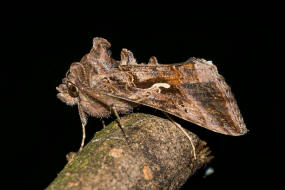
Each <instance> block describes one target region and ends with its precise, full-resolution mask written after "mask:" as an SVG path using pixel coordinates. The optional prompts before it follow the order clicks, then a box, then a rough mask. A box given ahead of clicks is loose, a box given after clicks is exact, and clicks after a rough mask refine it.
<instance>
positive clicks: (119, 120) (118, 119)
mask: <svg viewBox="0 0 285 190" xmlns="http://www.w3.org/2000/svg"><path fill="white" fill-rule="evenodd" d="M111 110H112V112H113V113H114V114H115V116H116V121H117V122H118V125H119V127H120V129H121V130H122V132H123V135H124V137H125V139H126V141H127V142H128V143H129V141H128V137H127V135H126V133H125V130H124V129H123V124H122V122H121V118H120V116H119V114H118V112H117V110H116V107H115V106H111Z"/></svg>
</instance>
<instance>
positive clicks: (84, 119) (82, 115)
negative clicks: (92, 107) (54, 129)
mask: <svg viewBox="0 0 285 190" xmlns="http://www.w3.org/2000/svg"><path fill="white" fill-rule="evenodd" d="M78 111H79V116H80V120H81V126H82V140H81V145H80V148H79V150H78V153H80V152H81V151H82V149H83V147H84V143H85V138H86V132H85V126H86V124H87V116H86V114H85V113H84V111H83V110H82V107H81V106H80V105H78Z"/></svg>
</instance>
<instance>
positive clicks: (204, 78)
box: [100, 59, 247, 135]
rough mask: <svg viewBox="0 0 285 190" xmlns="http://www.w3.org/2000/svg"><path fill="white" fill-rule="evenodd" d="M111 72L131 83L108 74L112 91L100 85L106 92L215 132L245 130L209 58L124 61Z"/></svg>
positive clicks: (227, 90)
mask: <svg viewBox="0 0 285 190" xmlns="http://www.w3.org/2000/svg"><path fill="white" fill-rule="evenodd" d="M115 73H116V76H118V75H119V76H120V78H121V79H123V78H124V77H131V78H132V79H131V81H132V84H127V83H125V84H124V82H123V81H124V80H121V83H120V82H119V83H118V81H120V79H118V77H115V75H114V76H113V74H110V75H111V76H112V77H111V76H110V77H109V79H110V80H111V84H113V85H115V86H114V87H116V89H117V90H116V92H114V91H110V89H111V88H101V89H100V91H101V92H102V93H104V94H106V95H108V96H111V97H116V98H119V99H123V100H127V101H131V102H135V103H138V104H143V105H146V106H150V107H153V108H156V109H159V110H162V111H165V112H168V113H170V114H173V115H175V116H178V117H180V118H182V119H185V120H187V121H190V122H193V123H195V124H197V125H200V126H202V127H205V128H207V129H210V130H212V131H215V132H218V133H222V134H226V135H242V134H244V133H246V132H247V129H246V126H245V124H244V122H243V119H242V116H241V114H240V111H239V109H238V106H237V104H236V101H235V98H234V96H233V94H232V93H231V90H230V87H229V86H228V85H227V84H226V82H225V81H224V78H223V77H222V76H221V75H219V74H218V72H217V69H216V67H215V65H213V64H212V63H210V62H206V61H204V60H200V59H193V60H190V61H187V62H185V63H184V64H175V65H156V66H150V65H144V64H142V65H125V66H120V71H119V70H118V71H117V72H115ZM126 73H127V74H126ZM125 81H126V80H125ZM155 84H160V85H161V86H160V87H159V89H158V88H156V89H155V88H152V87H153V86H156V85H155ZM163 84H165V85H166V84H168V85H170V86H169V87H168V88H165V87H164V86H163Z"/></svg>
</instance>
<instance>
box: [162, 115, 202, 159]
mask: <svg viewBox="0 0 285 190" xmlns="http://www.w3.org/2000/svg"><path fill="white" fill-rule="evenodd" d="M163 113H164V115H166V117H167V118H168V119H169V120H170V121H171V122H172V123H174V125H176V127H178V128H179V129H180V130H181V131H182V132H183V133H184V134H185V135H186V137H187V138H188V139H189V140H190V143H191V146H192V149H193V156H194V159H195V160H196V159H197V156H196V148H195V146H194V143H193V139H192V138H191V137H190V136H189V134H188V133H187V132H186V131H185V129H184V128H183V127H181V125H179V124H178V123H176V122H175V121H174V120H173V119H172V118H171V117H170V115H169V114H168V113H166V112H163Z"/></svg>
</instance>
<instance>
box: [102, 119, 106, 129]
mask: <svg viewBox="0 0 285 190" xmlns="http://www.w3.org/2000/svg"><path fill="white" fill-rule="evenodd" d="M101 122H102V126H103V128H105V127H106V125H105V121H104V120H103V119H101Z"/></svg>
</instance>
